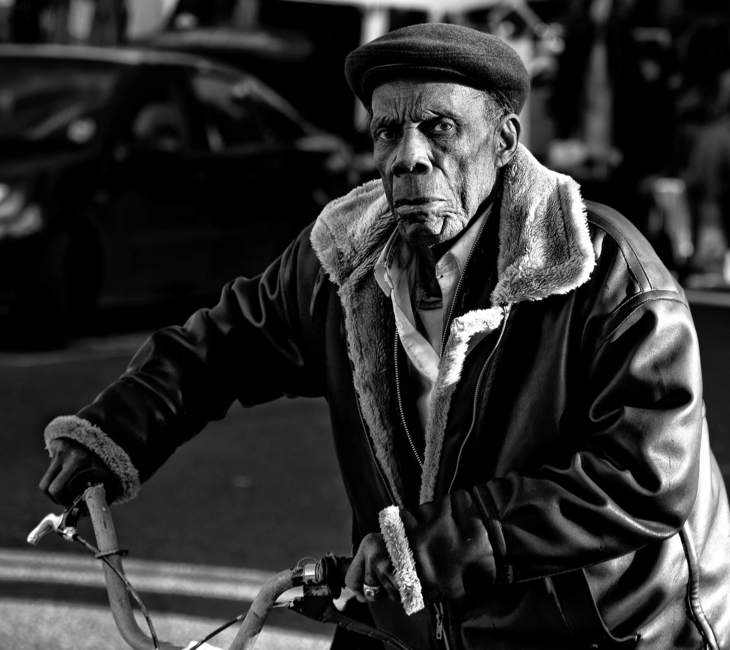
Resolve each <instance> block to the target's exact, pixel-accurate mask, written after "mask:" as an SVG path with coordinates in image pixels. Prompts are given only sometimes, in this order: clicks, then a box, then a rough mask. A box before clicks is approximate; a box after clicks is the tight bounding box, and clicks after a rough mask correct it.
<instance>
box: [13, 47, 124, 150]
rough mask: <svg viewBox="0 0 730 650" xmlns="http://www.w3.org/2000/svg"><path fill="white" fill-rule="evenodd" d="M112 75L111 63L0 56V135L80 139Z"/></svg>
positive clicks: (57, 141)
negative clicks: (0, 57) (107, 64)
mask: <svg viewBox="0 0 730 650" xmlns="http://www.w3.org/2000/svg"><path fill="white" fill-rule="evenodd" d="M118 78H119V70H118V69H117V68H116V67H114V66H105V65H103V64H90V63H87V62H84V61H63V60H50V59H48V60H46V59H41V58H39V59H15V58H7V59H6V58H3V59H0V140H6V139H17V140H23V141H26V142H35V143H46V144H54V145H63V146H74V145H84V144H86V143H87V142H89V141H90V140H91V139H92V138H93V137H94V136H95V135H96V133H97V126H98V120H99V117H100V115H101V114H102V113H103V112H104V111H106V110H107V109H108V106H109V99H110V97H111V94H112V91H113V88H114V86H115V84H116V83H117V81H118Z"/></svg>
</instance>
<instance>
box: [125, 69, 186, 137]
mask: <svg viewBox="0 0 730 650" xmlns="http://www.w3.org/2000/svg"><path fill="white" fill-rule="evenodd" d="M124 131H125V140H126V144H130V145H132V146H133V147H135V148H137V149H152V150H158V151H180V150H181V149H183V148H184V147H185V145H186V144H187V141H188V133H187V126H186V122H185V116H184V115H183V112H182V107H181V101H180V96H179V93H178V91H177V89H176V87H175V86H174V85H173V84H172V83H165V82H163V83H158V84H156V85H155V86H153V87H151V88H149V89H147V92H145V94H144V97H143V98H142V99H141V100H140V101H139V103H138V104H137V105H136V106H135V107H134V109H133V110H132V114H131V118H130V122H129V124H128V127H127V128H126V129H125V130H124Z"/></svg>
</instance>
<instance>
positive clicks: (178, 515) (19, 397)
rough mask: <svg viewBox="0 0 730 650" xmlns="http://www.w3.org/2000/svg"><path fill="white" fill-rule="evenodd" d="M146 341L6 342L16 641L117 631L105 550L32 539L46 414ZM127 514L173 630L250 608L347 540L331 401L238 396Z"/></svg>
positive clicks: (4, 582)
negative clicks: (106, 600)
mask: <svg viewBox="0 0 730 650" xmlns="http://www.w3.org/2000/svg"><path fill="white" fill-rule="evenodd" d="M693 311H694V314H695V320H696V322H697V326H698V331H699V335H700V346H701V352H702V357H703V373H704V379H705V394H706V402H707V410H708V417H709V420H710V425H711V432H712V439H713V446H714V448H715V452H716V454H717V456H718V460H719V462H720V465H721V467H722V469H723V473H724V475H725V477H726V481H728V480H730V400H729V399H728V397H727V395H728V388H727V387H728V383H729V382H728V374H729V373H730V336H729V333H730V309H728V307H727V306H724V307H723V306H713V305H701V304H697V305H696V306H695V307H694V309H693ZM141 340H142V337H141V336H140V335H135V334H131V335H129V334H123V335H114V336H108V337H104V338H98V339H84V340H81V341H77V342H76V343H74V344H73V345H72V346H71V347H70V348H69V349H67V350H63V351H60V352H46V353H35V354H10V353H4V354H0V385H2V387H3V390H2V391H0V445H1V447H2V450H3V453H2V456H1V458H0V463H2V466H1V467H0V490H1V492H0V494H2V495H3V498H2V500H0V517H1V519H0V521H1V522H2V526H0V648H2V649H3V650H5V649H8V650H23V649H25V648H28V649H29V650H34V649H35V648H48V647H53V648H58V649H59V650H65V648H84V647H87V646H84V645H82V644H80V642H79V641H78V638H76V637H73V638H67V639H66V640H65V641H64V640H63V638H62V637H55V636H49V635H55V634H57V633H58V630H59V627H60V628H62V629H64V630H66V631H68V630H71V632H72V634H73V633H76V632H79V633H81V636H82V637H83V638H105V639H112V638H114V633H113V631H112V630H111V622H110V620H109V617H108V615H107V613H106V610H105V609H104V607H103V593H102V590H101V589H100V587H99V582H98V580H99V575H98V572H95V569H94V567H93V563H92V564H91V565H90V564H89V562H90V561H89V560H87V559H86V558H85V557H82V556H81V555H79V552H78V551H77V550H76V549H73V548H70V547H68V546H67V545H64V544H63V542H61V541H60V540H57V539H49V540H47V542H45V543H44V544H43V547H42V549H41V550H39V551H35V552H34V551H27V550H26V547H25V544H24V539H25V535H26V534H27V531H28V530H29V529H30V528H31V527H32V526H33V525H34V524H35V523H36V522H37V521H38V520H39V519H40V517H41V516H42V515H43V514H45V513H46V512H47V511H48V509H49V504H48V503H47V502H46V501H45V500H44V499H43V498H42V497H41V496H40V495H39V494H38V493H37V491H36V489H35V484H36V483H37V480H38V478H39V477H40V475H41V473H42V471H43V469H44V467H45V464H46V457H45V452H44V451H43V449H42V444H41V440H40V432H41V431H42V428H43V425H44V423H46V422H47V421H48V420H49V419H50V418H51V417H53V416H55V415H58V414H61V413H69V412H72V411H73V410H74V409H75V408H76V407H77V406H78V405H79V404H81V403H84V402H86V401H88V400H90V399H91V398H93V396H94V395H95V393H96V392H97V391H98V389H99V388H100V387H101V386H103V385H105V384H106V383H108V382H109V381H110V380H112V379H113V378H114V377H116V376H117V375H118V374H119V372H121V370H122V369H123V366H124V362H125V360H126V359H127V358H128V357H129V355H130V353H131V352H132V351H133V350H134V349H135V348H136V347H137V345H138V344H139V343H140V342H141ZM115 512H116V518H117V521H118V525H119V528H120V531H121V536H122V545H123V546H125V547H128V548H130V549H131V551H132V557H133V558H134V560H133V561H132V563H131V564H130V568H131V570H132V574H133V576H134V578H135V580H137V581H139V582H140V587H141V588H142V589H143V592H144V594H145V598H146V600H147V601H148V603H149V605H150V606H151V607H152V608H153V610H154V611H155V612H157V615H156V618H158V617H159V618H160V620H161V621H162V623H161V627H162V628H163V630H164V631H165V633H167V630H170V631H171V633H173V632H175V631H177V632H184V633H185V634H187V633H188V631H190V629H191V626H192V628H193V629H194V630H195V631H196V632H195V634H197V633H198V632H197V631H199V630H207V629H209V628H210V627H211V626H212V625H215V624H216V623H217V622H219V621H221V620H225V619H226V618H229V617H231V616H233V615H235V614H236V613H238V611H239V609H240V601H241V600H244V601H246V600H248V599H250V597H251V593H253V590H255V587H256V585H257V584H260V580H261V579H262V576H265V575H267V573H268V572H271V571H275V570H278V569H280V568H282V567H284V566H288V565H290V564H291V563H292V562H294V561H296V560H297V559H298V558H300V557H303V556H311V555H319V554H321V553H323V552H327V551H334V552H337V553H346V552H347V551H348V536H349V515H348V511H347V506H346V503H345V499H344V495H343V489H342V486H341V484H340V480H339V476H338V473H337V469H336V462H335V459H334V455H333V451H332V448H331V445H330V440H329V433H328V423H327V416H326V412H325V409H324V405H323V404H322V403H321V402H319V401H312V400H295V401H287V400H284V401H280V402H277V403H275V404H270V405H265V406H262V407H259V408H257V409H251V410H245V409H243V408H240V407H234V408H232V410H231V412H230V413H229V416H228V417H227V418H226V419H225V420H224V421H222V422H218V423H213V424H212V425H210V426H209V427H208V429H207V430H206V431H205V432H204V433H203V434H202V435H201V436H199V437H198V438H196V439H195V440H193V441H192V442H190V443H189V444H187V445H185V446H184V447H183V448H181V449H180V450H179V451H178V452H177V453H176V454H175V455H174V456H173V458H172V459H171V460H170V461H169V462H168V464H167V465H166V466H165V467H164V468H163V470H161V471H160V472H159V473H158V474H157V475H156V476H155V477H153V478H152V479H151V480H150V481H149V483H147V484H146V486H145V488H144V490H143V492H142V495H141V496H140V497H139V498H138V499H137V500H136V501H134V502H132V503H129V504H125V505H123V506H120V507H118V508H115ZM134 562H137V563H136V564H135V563H134ZM164 563H168V564H164ZM169 563H172V565H171V564H169ZM222 576H228V577H227V578H223V577H222ZM257 581H258V582H257ZM221 590H222V591H221ZM226 590H227V591H226ZM292 630H294V631H295V632H294V633H295V634H296V635H297V637H296V638H297V642H296V644H295V645H296V647H305V646H304V645H301V644H304V643H305V642H306V643H311V644H312V645H310V646H307V647H313V648H316V647H322V646H323V645H326V638H327V635H328V633H329V630H327V629H323V628H322V627H321V626H317V625H315V624H312V623H308V622H307V621H305V620H304V619H301V618H299V617H297V616H295V615H286V614H277V615H276V616H275V617H274V620H273V622H272V631H273V632H274V634H273V635H272V636H271V637H270V641H269V643H270V644H271V645H270V646H269V647H292V643H291V636H287V635H288V634H291V633H292ZM192 636H194V634H192V633H191V634H190V637H192ZM49 638H53V639H54V641H53V642H52V643H51V642H49V641H48V639H49ZM277 644H279V645H277ZM88 647H98V646H94V645H93V643H92V644H91V645H89V646H88ZM105 647H109V648H114V647H116V646H113V645H112V642H111V641H109V644H108V645H107V646H105ZM263 647H267V646H266V645H264V646H263Z"/></svg>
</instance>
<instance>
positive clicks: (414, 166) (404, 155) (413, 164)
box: [393, 129, 431, 176]
mask: <svg viewBox="0 0 730 650" xmlns="http://www.w3.org/2000/svg"><path fill="white" fill-rule="evenodd" d="M430 171H431V159H430V157H429V147H428V139H427V138H426V136H425V135H424V134H423V133H421V132H420V131H419V130H418V129H406V131H405V132H404V133H403V135H402V137H401V140H400V142H399V143H398V148H397V149H396V151H395V159H394V160H393V174H395V175H396V176H402V175H404V174H427V173H428V172H430Z"/></svg>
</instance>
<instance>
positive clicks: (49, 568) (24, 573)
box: [0, 549, 274, 602]
mask: <svg viewBox="0 0 730 650" xmlns="http://www.w3.org/2000/svg"><path fill="white" fill-rule="evenodd" d="M124 570H125V573H126V574H127V576H128V577H129V580H130V582H131V583H132V585H134V587H135V588H136V589H138V590H139V591H141V592H145V591H147V592H154V593H160V594H175V595H183V596H198V597H201V598H221V599H225V600H232V601H239V602H244V601H248V602H250V601H251V600H253V598H254V597H255V596H256V594H257V593H258V591H259V589H260V588H261V586H262V585H263V584H264V582H266V580H268V579H269V578H270V577H271V576H273V575H274V574H273V573H269V572H266V571H258V570H256V569H242V568H237V567H225V566H209V565H200V564H182V563H174V562H158V561H155V560H138V559H133V558H125V560H124ZM0 581H5V582H9V581H14V582H35V583H45V584H48V583H51V584H65V585H69V586H73V585H76V586H85V587H103V586H104V577H103V572H102V570H101V563H100V562H99V561H98V560H95V559H94V558H91V557H84V556H79V555H72V554H68V553H46V552H42V551H33V550H27V551H26V550H20V549H18V550H16V549H0Z"/></svg>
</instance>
